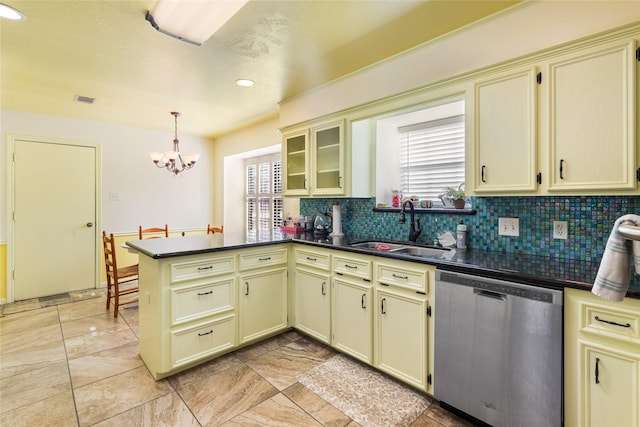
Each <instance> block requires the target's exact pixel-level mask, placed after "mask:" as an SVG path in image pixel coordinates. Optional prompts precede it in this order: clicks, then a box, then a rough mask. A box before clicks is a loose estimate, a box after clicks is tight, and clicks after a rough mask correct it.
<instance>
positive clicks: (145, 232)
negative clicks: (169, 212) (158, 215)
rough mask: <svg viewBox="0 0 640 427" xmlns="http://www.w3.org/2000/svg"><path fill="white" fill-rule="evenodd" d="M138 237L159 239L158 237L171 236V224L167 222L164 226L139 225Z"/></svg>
mask: <svg viewBox="0 0 640 427" xmlns="http://www.w3.org/2000/svg"><path fill="white" fill-rule="evenodd" d="M162 234H164V236H163V235H162ZM138 237H139V238H140V240H142V239H157V238H158V237H169V226H168V225H167V224H165V225H164V228H161V227H151V228H142V226H139V227H138Z"/></svg>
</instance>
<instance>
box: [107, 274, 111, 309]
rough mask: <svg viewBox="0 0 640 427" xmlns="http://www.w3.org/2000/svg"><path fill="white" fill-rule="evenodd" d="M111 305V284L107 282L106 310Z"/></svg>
mask: <svg viewBox="0 0 640 427" xmlns="http://www.w3.org/2000/svg"><path fill="white" fill-rule="evenodd" d="M110 305H111V284H110V283H109V282H108V281H107V310H109V306H110Z"/></svg>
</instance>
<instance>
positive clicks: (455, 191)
mask: <svg viewBox="0 0 640 427" xmlns="http://www.w3.org/2000/svg"><path fill="white" fill-rule="evenodd" d="M444 190H445V194H446V195H447V196H449V197H450V198H451V199H452V200H453V206H455V208H456V209H462V208H464V204H465V202H466V199H467V196H466V194H465V192H464V183H462V184H460V185H458V187H445V189H444Z"/></svg>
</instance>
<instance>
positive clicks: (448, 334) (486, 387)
mask: <svg viewBox="0 0 640 427" xmlns="http://www.w3.org/2000/svg"><path fill="white" fill-rule="evenodd" d="M434 317H435V338H434V339H435V360H434V364H435V369H434V396H435V398H436V399H438V400H439V401H440V403H441V405H442V406H443V407H445V408H448V409H452V408H453V409H457V410H459V411H462V412H464V413H466V414H468V415H471V416H472V417H474V418H476V419H478V420H480V421H482V422H484V423H487V424H490V425H492V426H496V427H499V426H509V427H514V426H535V427H542V426H561V425H562V423H563V412H562V411H563V406H562V328H563V327H562V291H558V290H551V289H545V288H540V287H536V286H528V285H523V284H519V283H512V282H505V281H502V280H494V279H488V278H482V277H476V276H471V275H468V274H460V273H452V272H445V271H437V272H436V293H435V316H434Z"/></svg>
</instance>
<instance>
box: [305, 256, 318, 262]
mask: <svg viewBox="0 0 640 427" xmlns="http://www.w3.org/2000/svg"><path fill="white" fill-rule="evenodd" d="M307 259H308V260H309V261H317V260H318V258H311V257H310V256H308V257H307Z"/></svg>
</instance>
